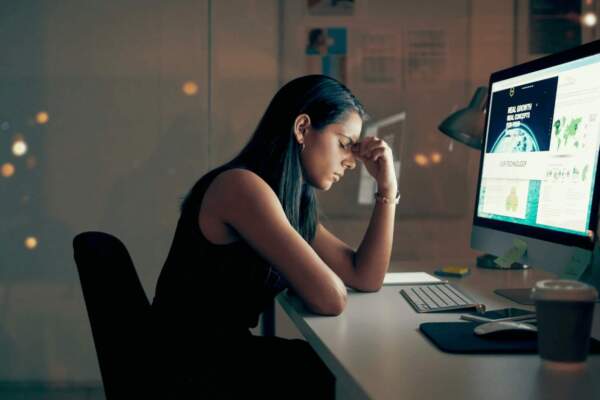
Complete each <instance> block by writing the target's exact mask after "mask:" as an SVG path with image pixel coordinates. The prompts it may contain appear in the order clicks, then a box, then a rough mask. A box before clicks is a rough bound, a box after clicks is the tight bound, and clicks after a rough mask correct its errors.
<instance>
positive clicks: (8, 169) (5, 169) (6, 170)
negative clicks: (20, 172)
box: [2, 163, 15, 178]
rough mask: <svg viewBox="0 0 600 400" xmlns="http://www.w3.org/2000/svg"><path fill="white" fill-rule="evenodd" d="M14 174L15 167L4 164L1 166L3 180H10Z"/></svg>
mask: <svg viewBox="0 0 600 400" xmlns="http://www.w3.org/2000/svg"><path fill="white" fill-rule="evenodd" d="M14 173H15V166H14V165H12V164H11V163H4V164H3V165H2V176H3V177H5V178H10V177H11V176H13V175H14Z"/></svg>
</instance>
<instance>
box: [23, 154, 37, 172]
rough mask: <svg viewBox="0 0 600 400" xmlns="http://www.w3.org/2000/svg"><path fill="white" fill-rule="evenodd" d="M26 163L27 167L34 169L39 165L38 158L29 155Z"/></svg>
mask: <svg viewBox="0 0 600 400" xmlns="http://www.w3.org/2000/svg"><path fill="white" fill-rule="evenodd" d="M25 163H26V164H27V168H29V169H34V168H35V166H36V165H37V159H36V158H35V157H34V156H29V157H27V161H26V162H25Z"/></svg>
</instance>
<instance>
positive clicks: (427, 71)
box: [404, 29, 448, 84]
mask: <svg viewBox="0 0 600 400" xmlns="http://www.w3.org/2000/svg"><path fill="white" fill-rule="evenodd" d="M446 36H447V35H446V32H444V31H443V30H441V29H427V30H408V31H407V32H406V33H405V40H406V45H405V50H406V54H405V57H404V59H405V60H406V79H407V81H408V82H409V83H417V84H423V83H432V82H438V81H440V80H443V79H444V78H445V76H444V75H445V72H446V62H447V59H448V54H447V46H446Z"/></svg>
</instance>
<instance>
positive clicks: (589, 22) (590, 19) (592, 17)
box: [581, 12, 598, 28]
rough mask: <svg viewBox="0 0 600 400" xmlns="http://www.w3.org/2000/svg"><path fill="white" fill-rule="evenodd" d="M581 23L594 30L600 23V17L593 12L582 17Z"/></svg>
mask: <svg viewBox="0 0 600 400" xmlns="http://www.w3.org/2000/svg"><path fill="white" fill-rule="evenodd" d="M581 22H582V23H583V25H585V26H587V27H588V28H593V27H594V26H596V23H597V22H598V17H596V14H594V13H593V12H588V13H585V14H584V15H583V16H582V17H581Z"/></svg>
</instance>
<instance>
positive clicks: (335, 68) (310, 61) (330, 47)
mask: <svg viewBox="0 0 600 400" xmlns="http://www.w3.org/2000/svg"><path fill="white" fill-rule="evenodd" d="M346 38H347V30H346V28H318V27H315V28H310V29H308V31H307V34H306V49H305V54H306V70H307V73H308V74H323V75H327V76H331V77H332V78H335V79H337V80H339V81H340V82H343V83H347V82H346V77H347V57H346V56H347V52H348V46H347V40H346Z"/></svg>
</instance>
